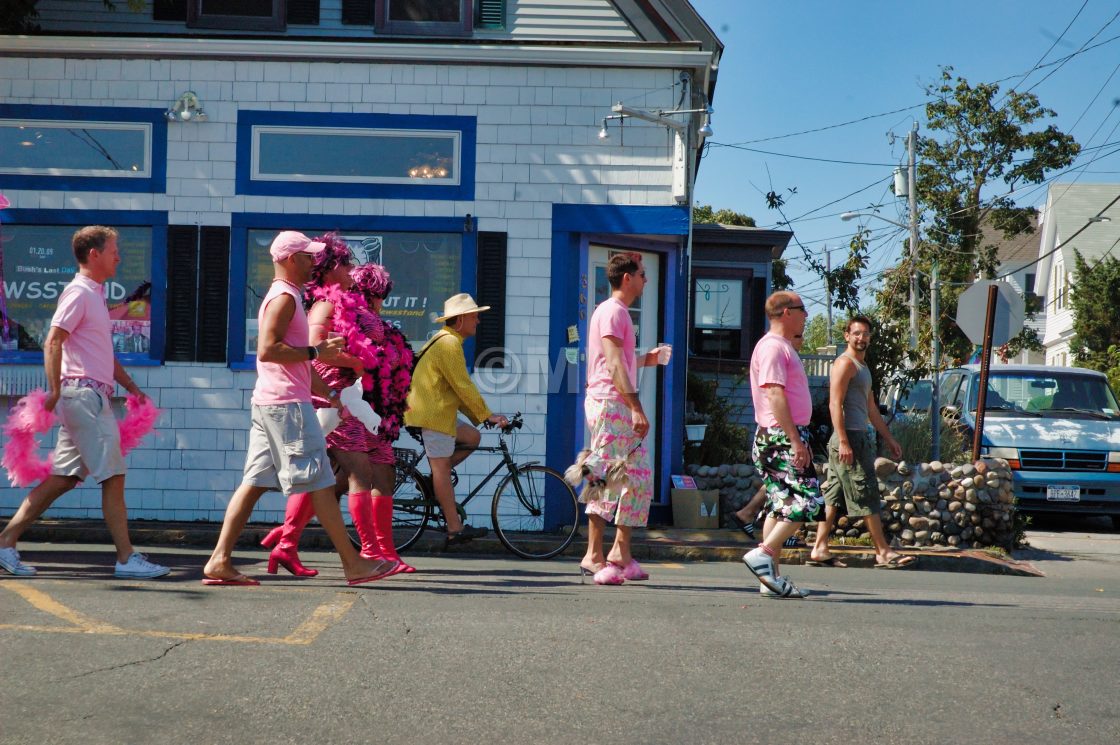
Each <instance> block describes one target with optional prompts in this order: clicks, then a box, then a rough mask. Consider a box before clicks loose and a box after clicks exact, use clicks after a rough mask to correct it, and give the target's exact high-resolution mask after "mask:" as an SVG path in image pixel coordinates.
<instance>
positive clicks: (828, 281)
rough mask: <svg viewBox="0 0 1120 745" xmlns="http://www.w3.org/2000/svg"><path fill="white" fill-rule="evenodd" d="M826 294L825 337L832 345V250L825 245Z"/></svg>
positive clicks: (829, 344)
mask: <svg viewBox="0 0 1120 745" xmlns="http://www.w3.org/2000/svg"><path fill="white" fill-rule="evenodd" d="M824 271H825V275H824V296H825V298H826V299H827V300H828V309H827V310H826V313H827V315H828V332H827V333H826V334H825V339H827V340H828V346H830V347H831V346H832V251H830V250H829V248H828V246H825V247H824Z"/></svg>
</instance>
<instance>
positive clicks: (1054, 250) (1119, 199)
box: [992, 194, 1120, 279]
mask: <svg viewBox="0 0 1120 745" xmlns="http://www.w3.org/2000/svg"><path fill="white" fill-rule="evenodd" d="M1117 202H1120V194H1117V195H1116V198H1115V199H1113V200H1112V201H1111V202H1109V203H1108V204H1106V205H1105V206H1104V207H1103V208H1102V209H1101V211H1100V212H1098V213H1097V214H1095V215H1093V218H1097V217H1100V216H1101V215H1103V214H1104V213H1105V212H1107V211H1108V208H1109V207H1111V206H1112V205H1114V204H1116V203H1117ZM1093 218H1090V219H1089V220H1088V221H1087V222H1086V223H1085V224H1084V225H1082V226H1081V227H1080V228H1078V229H1077V231H1076V232H1075V233H1074V234H1073V235H1071V236H1070V237H1069V238H1066V239H1065V240H1064V241H1062V242H1061V243H1059V244H1058V245H1056V246H1054V248H1052V249H1050V250H1049V251H1047V252H1046V253H1044V254H1040V255H1039V257H1038V258H1037V259H1035V260H1034V261H1032V262H1031V263H1029V264H1026V265H1025V266H1021V267H1018V268H1017V269H1015V271H1014V272H1008V273H1007V274H999V275H997V276H995V277H992V279H1003V278H1004V277H1010V276H1011V275H1012V274H1015V273H1016V272H1021V271H1023V270H1024V269H1028V268H1030V267H1032V266H1034V265H1035V264H1037V263H1038V262H1040V261H1042V260H1043V259H1045V258H1046V257H1048V256H1050V255H1052V254H1055V253H1057V252H1058V251H1059V250H1061V249H1063V248H1065V245H1066V244H1067V243H1069V242H1070V241H1072V240H1073V239H1074V238H1076V237H1077V236H1079V235H1081V234H1082V233H1084V232H1085V230H1086V229H1087V228H1088V227H1089V226H1090V225H1092V224H1094V223H1095V222H1098V221H1097V220H1095V219H1093Z"/></svg>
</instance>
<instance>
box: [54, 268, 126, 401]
mask: <svg viewBox="0 0 1120 745" xmlns="http://www.w3.org/2000/svg"><path fill="white" fill-rule="evenodd" d="M51 325H52V326H58V327H59V328H60V329H62V330H63V331H65V332H66V333H68V334H70V336H69V337H68V338H67V339H66V341H65V342H63V344H62V377H64V378H93V379H94V380H97V381H100V382H102V383H108V384H109V385H113V367H114V365H113V323H112V321H110V320H109V308H108V306H106V305H105V294H104V290H103V289H102V286H101V284H100V283H99V282H94V281H93V280H92V279H90V278H89V277H87V276H85V275H84V274H75V275H74V279H73V281H72V282H70V284H68V285H66V289H64V290H63V291H62V295H60V296H59V298H58V307H57V308H55V311H54V317H53V318H51Z"/></svg>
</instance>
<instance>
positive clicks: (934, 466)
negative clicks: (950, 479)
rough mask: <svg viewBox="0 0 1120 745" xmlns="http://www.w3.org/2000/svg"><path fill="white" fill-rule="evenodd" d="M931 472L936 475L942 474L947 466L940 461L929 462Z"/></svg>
mask: <svg viewBox="0 0 1120 745" xmlns="http://www.w3.org/2000/svg"><path fill="white" fill-rule="evenodd" d="M929 470H931V471H933V472H934V473H941V472H942V471H944V470H945V464H944V463H942V462H941V461H939V460H931V461H930V462H929Z"/></svg>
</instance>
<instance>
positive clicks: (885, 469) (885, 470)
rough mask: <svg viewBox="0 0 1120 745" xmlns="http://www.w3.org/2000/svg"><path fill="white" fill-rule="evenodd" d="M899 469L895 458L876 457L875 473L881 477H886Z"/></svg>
mask: <svg viewBox="0 0 1120 745" xmlns="http://www.w3.org/2000/svg"><path fill="white" fill-rule="evenodd" d="M897 471H898V466H897V465H896V464H895V462H894V461H893V460H890V459H889V458H876V459H875V475H876V476H878V477H879V478H881V479H883V478H886V477H888V476H890V475H892V474H894V473H895V472H897Z"/></svg>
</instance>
